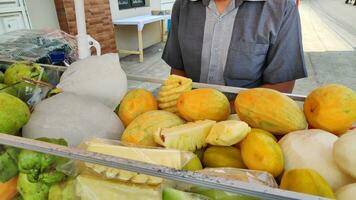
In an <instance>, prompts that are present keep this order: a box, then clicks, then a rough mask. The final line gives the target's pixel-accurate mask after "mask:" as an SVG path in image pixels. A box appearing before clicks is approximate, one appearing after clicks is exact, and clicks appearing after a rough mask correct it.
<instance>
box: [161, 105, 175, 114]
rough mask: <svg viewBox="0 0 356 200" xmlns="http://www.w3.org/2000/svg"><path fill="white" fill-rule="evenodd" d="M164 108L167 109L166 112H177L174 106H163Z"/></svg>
mask: <svg viewBox="0 0 356 200" xmlns="http://www.w3.org/2000/svg"><path fill="white" fill-rule="evenodd" d="M164 110H165V111H168V112H171V113H178V108H177V107H176V106H172V107H169V108H165V109H164Z"/></svg>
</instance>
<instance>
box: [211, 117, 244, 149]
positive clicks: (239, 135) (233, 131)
mask: <svg viewBox="0 0 356 200" xmlns="http://www.w3.org/2000/svg"><path fill="white" fill-rule="evenodd" d="M250 131H251V128H250V127H249V126H248V124H247V123H246V122H243V121H237V120H227V121H222V122H218V123H216V124H215V125H214V126H213V128H212V129H211V131H210V133H209V135H208V137H207V138H206V142H207V143H209V144H211V145H218V146H231V145H234V144H236V143H238V142H240V141H241V140H243V139H244V138H245V137H246V136H247V134H248V133H249V132H250Z"/></svg>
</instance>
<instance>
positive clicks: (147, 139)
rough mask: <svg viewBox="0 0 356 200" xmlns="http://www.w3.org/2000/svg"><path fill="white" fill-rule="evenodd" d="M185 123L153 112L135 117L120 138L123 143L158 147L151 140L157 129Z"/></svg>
mask: <svg viewBox="0 0 356 200" xmlns="http://www.w3.org/2000/svg"><path fill="white" fill-rule="evenodd" d="M184 123H185V121H184V120H182V119H181V118H179V117H178V116H177V115H175V114H173V113H170V112H167V111H163V110H154V111H149V112H146V113H143V114H142V115H140V116H138V117H136V118H135V119H134V120H133V121H132V122H131V123H130V124H129V126H128V127H127V128H126V129H125V131H124V133H123V134H122V136H121V140H122V141H123V142H128V143H132V144H137V145H144V146H159V145H158V144H157V143H156V142H155V141H154V138H153V134H154V133H155V132H156V131H157V129H158V128H168V127H173V126H178V125H181V124H184Z"/></svg>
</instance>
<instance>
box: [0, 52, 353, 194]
mask: <svg viewBox="0 0 356 200" xmlns="http://www.w3.org/2000/svg"><path fill="white" fill-rule="evenodd" d="M91 59H94V58H91ZM98 59H99V58H98ZM104 59H105V60H110V59H108V58H107V57H104ZM80 62H81V61H79V62H78V63H79V64H78V63H77V64H76V65H75V66H73V67H72V68H70V69H69V71H72V72H73V73H68V74H67V75H66V77H65V78H62V79H61V82H62V83H60V84H59V86H62V88H60V90H61V93H60V94H57V95H54V96H53V97H50V98H48V99H46V100H44V101H42V102H41V103H39V104H38V105H36V107H35V109H34V111H33V112H32V114H30V110H29V108H28V106H27V105H26V104H25V103H24V102H22V101H21V100H20V99H18V98H17V97H14V96H12V95H9V94H7V93H0V105H1V106H0V132H1V133H6V134H12V135H22V136H24V137H28V138H33V139H38V140H41V141H45V142H49V143H54V144H60V145H65V146H66V145H68V146H77V145H79V144H83V143H85V144H86V145H85V147H83V146H81V147H82V148H85V149H86V150H88V151H93V152H98V153H103V154H108V155H112V156H118V157H123V158H129V159H133V160H138V161H144V162H148V163H151V164H158V165H162V166H166V167H171V168H175V169H178V170H191V171H198V172H200V171H201V170H202V169H203V168H214V169H222V170H224V169H235V170H240V172H243V170H255V171H260V172H265V173H268V174H270V176H271V177H274V178H271V179H272V180H273V182H277V183H278V184H279V187H280V188H281V189H284V190H290V191H295V192H301V193H305V194H312V195H317V196H322V197H327V198H337V199H340V200H349V199H350V200H351V199H354V196H355V195H356V156H354V153H355V152H356V145H355V143H356V131H355V130H354V131H352V130H351V128H352V126H353V124H354V123H355V122H356V93H355V91H353V90H351V89H349V88H347V87H345V86H342V85H337V84H331V85H325V86H322V87H320V88H317V89H315V90H314V91H313V92H311V93H310V94H309V95H308V97H307V99H306V100H305V102H304V105H303V108H301V107H300V106H299V105H298V104H297V103H296V102H295V101H293V100H292V99H291V98H289V97H287V96H286V95H284V94H282V93H280V92H277V91H275V90H271V89H263V88H256V89H249V90H245V91H242V92H241V93H239V94H238V96H237V97H236V99H235V101H234V109H233V110H234V111H235V112H236V114H233V115H231V112H230V110H231V108H230V102H229V101H228V99H227V98H226V96H225V95H224V94H223V93H221V92H219V91H217V90H215V89H211V88H200V89H192V81H191V80H190V79H187V78H184V77H179V76H175V75H172V76H170V77H169V78H168V79H167V80H166V81H165V82H164V84H163V85H162V87H161V88H160V91H159V93H158V97H157V98H156V97H155V96H154V95H153V94H152V93H151V92H149V91H147V90H144V89H134V90H131V91H129V92H127V91H126V90H127V85H126V76H125V75H124V72H122V71H119V72H118V73H117V74H119V76H120V77H121V78H122V77H124V78H123V79H125V80H124V82H122V84H123V85H122V86H120V85H119V86H118V87H112V88H107V87H105V91H98V94H99V93H100V94H101V95H95V90H102V88H103V87H96V88H95V87H93V85H90V84H89V83H87V81H88V80H86V79H84V78H83V77H85V74H88V71H85V70H90V67H88V68H87V69H86V68H82V66H81V65H80ZM83 62H84V64H85V65H88V62H86V61H83ZM94 63H97V62H94ZM115 64H117V63H115ZM21 65H24V66H25V67H23V66H22V67H21V68H28V69H30V71H32V72H33V71H35V70H33V68H31V66H32V65H28V64H21ZM107 65H110V63H108V64H107ZM14 66H17V64H15V65H14ZM12 68H15V67H10V68H9V70H10V69H12ZM79 69H80V70H79ZM98 70H100V69H98ZM101 70H103V71H102V72H98V74H99V73H101V74H105V72H106V71H105V70H107V69H105V67H103V68H101ZM120 70H121V68H120ZM15 71H17V73H16V74H17V76H16V77H17V81H18V80H20V79H22V78H23V77H25V76H28V77H29V78H33V76H35V77H36V75H31V74H30V75H27V74H25V73H18V70H15ZM10 72H11V71H10ZM10 72H5V83H7V82H8V81H9V80H12V78H7V76H6V74H7V73H10ZM74 72H75V73H74ZM12 73H14V72H12ZM82 73H83V74H82ZM37 76H38V75H37ZM110 79H113V80H112V81H115V80H116V79H118V77H108V79H107V80H105V83H98V82H95V84H94V85H100V84H102V85H103V86H105V84H108V83H110V82H112V81H111V80H110ZM0 80H1V75H0ZM6 80H7V81H6ZM12 82H13V81H12ZM84 82H85V84H84ZM75 84H78V85H80V86H81V87H80V88H77V87H74V85H75ZM0 87H1V86H0ZM118 88H119V89H118ZM0 91H2V90H0ZM110 92H111V93H113V94H115V95H113V96H112V97H110V96H108V95H107V94H109V93H110ZM118 93H119V94H118ZM115 101H116V102H117V103H113V102H115ZM116 106H118V108H117V109H116V110H115V111H114V109H113V108H114V107H116ZM49 138H51V139H49ZM61 138H63V139H61ZM92 138H104V139H111V141H112V140H116V141H117V142H118V143H120V145H117V144H112V143H111V142H107V141H104V140H99V139H92ZM67 142H68V143H67ZM67 161H68V160H66V159H63V158H59V157H56V156H51V155H46V154H42V153H36V152H32V151H29V150H19V149H16V148H11V147H7V146H3V147H1V148H0V197H1V198H0V199H4V200H11V199H13V198H14V197H18V198H23V199H25V200H27V199H29V200H32V199H33V200H42V199H43V200H46V199H52V200H56V199H67V200H72V199H120V198H123V199H132V200H134V199H163V200H176V199H177V200H178V199H192V200H194V199H208V200H209V199H210V200H213V199H216V200H223V199H255V198H251V197H246V196H242V195H238V194H230V193H226V192H222V191H218V190H208V189H204V188H201V187H191V188H189V189H185V190H183V189H182V188H179V189H181V190H177V187H176V185H175V184H174V183H167V182H166V181H164V180H162V179H160V178H157V177H151V176H146V175H143V174H139V173H133V172H129V171H125V170H119V169H113V168H108V167H104V166H100V165H94V164H90V163H82V165H81V168H82V169H85V170H82V171H81V172H80V173H79V174H76V176H74V177H70V176H68V175H70V174H65V173H64V172H63V171H62V170H61V167H60V166H61V165H63V164H64V163H66V162H67ZM201 172H202V173H203V171H201ZM239 180H240V179H239ZM241 181H244V180H242V179H241ZM162 191H163V192H162ZM19 194H20V195H19Z"/></svg>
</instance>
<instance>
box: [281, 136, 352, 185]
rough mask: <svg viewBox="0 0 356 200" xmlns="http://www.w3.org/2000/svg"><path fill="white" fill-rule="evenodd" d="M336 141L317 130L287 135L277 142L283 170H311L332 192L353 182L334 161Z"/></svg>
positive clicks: (334, 138)
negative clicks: (281, 153) (323, 180)
mask: <svg viewBox="0 0 356 200" xmlns="http://www.w3.org/2000/svg"><path fill="white" fill-rule="evenodd" d="M337 139H338V137H337V136H335V135H334V134H332V133H329V132H326V131H323V130H317V129H314V130H304V131H295V132H291V133H289V134H287V135H286V136H284V137H283V138H282V139H281V140H280V141H279V145H280V146H281V148H282V151H283V155H284V159H285V170H290V169H298V168H309V169H313V170H315V171H317V172H318V173H319V174H320V175H321V176H322V177H323V178H324V179H325V180H326V181H327V182H328V183H329V185H330V186H331V187H332V188H333V190H336V189H338V188H340V187H342V186H344V185H347V184H349V183H352V182H353V181H355V180H353V178H352V177H351V176H349V175H347V174H345V173H344V172H343V171H341V170H340V169H339V168H338V166H337V165H336V162H335V160H334V157H333V145H334V143H335V142H336V140H337Z"/></svg>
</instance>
